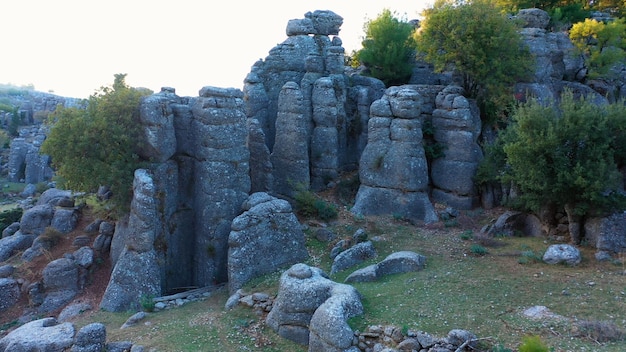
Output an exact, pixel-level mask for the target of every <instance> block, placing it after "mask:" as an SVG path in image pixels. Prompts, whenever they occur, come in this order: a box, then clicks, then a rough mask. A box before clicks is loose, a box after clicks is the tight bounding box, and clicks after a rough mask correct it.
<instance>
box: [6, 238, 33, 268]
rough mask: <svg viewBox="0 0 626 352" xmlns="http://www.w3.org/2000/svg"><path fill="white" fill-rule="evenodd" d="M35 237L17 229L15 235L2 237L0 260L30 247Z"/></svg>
mask: <svg viewBox="0 0 626 352" xmlns="http://www.w3.org/2000/svg"><path fill="white" fill-rule="evenodd" d="M35 237H36V236H35V235H24V234H22V232H21V231H17V232H16V233H15V234H14V235H13V236H9V237H4V238H2V239H0V262H3V261H5V260H7V259H9V258H10V257H11V256H12V255H15V254H16V253H17V252H18V251H22V250H25V249H27V248H28V247H30V246H31V245H32V244H33V241H34V240H35Z"/></svg>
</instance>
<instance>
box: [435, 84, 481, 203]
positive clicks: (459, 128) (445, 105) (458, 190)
mask: <svg viewBox="0 0 626 352" xmlns="http://www.w3.org/2000/svg"><path fill="white" fill-rule="evenodd" d="M462 93H463V90H462V89H461V88H460V87H456V86H448V87H446V88H445V89H444V90H442V91H441V92H440V93H439V94H437V98H436V101H435V106H436V109H435V110H434V111H433V113H432V125H433V127H434V130H435V133H434V139H435V141H436V142H437V143H440V144H441V145H443V146H444V148H445V149H444V156H443V157H440V158H436V159H435V160H433V162H432V170H431V174H430V175H431V179H432V183H433V187H434V189H433V192H432V197H433V200H435V201H436V202H439V203H442V204H446V205H448V206H451V207H453V208H457V209H472V208H473V207H475V206H477V205H478V192H477V190H476V189H475V187H474V175H475V174H476V169H477V168H478V163H479V162H480V161H481V160H482V158H483V152H482V150H481V148H480V146H479V145H478V137H479V136H480V132H481V120H480V114H479V111H478V107H477V106H476V103H475V102H474V101H471V100H468V99H467V98H465V97H464V96H463V95H462Z"/></svg>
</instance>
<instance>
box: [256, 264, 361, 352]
mask: <svg viewBox="0 0 626 352" xmlns="http://www.w3.org/2000/svg"><path fill="white" fill-rule="evenodd" d="M303 297H306V299H302V298H303ZM362 313H363V306H362V304H361V299H360V295H359V293H358V292H357V291H356V289H354V287H352V286H350V285H345V284H339V283H336V282H333V281H331V280H329V279H328V278H327V277H326V274H325V273H324V272H323V271H321V270H320V269H318V268H314V267H309V266H307V265H305V264H295V265H294V266H292V267H291V268H290V269H289V270H287V271H285V272H284V273H283V275H282V276H281V278H280V287H279V291H278V297H277V298H276V301H275V302H274V307H273V309H272V310H271V311H270V313H269V314H268V316H267V324H268V325H269V326H270V327H271V328H272V329H273V330H274V331H276V332H277V333H278V334H279V335H280V336H282V337H284V338H287V339H289V340H292V341H294V342H297V343H300V344H304V345H307V344H308V345H309V351H328V352H331V351H332V352H334V351H337V352H339V351H345V350H347V349H348V348H350V346H351V345H352V339H353V337H354V332H353V331H352V329H351V328H350V326H349V325H348V324H347V320H348V319H349V318H351V317H355V316H357V315H360V314H362Z"/></svg>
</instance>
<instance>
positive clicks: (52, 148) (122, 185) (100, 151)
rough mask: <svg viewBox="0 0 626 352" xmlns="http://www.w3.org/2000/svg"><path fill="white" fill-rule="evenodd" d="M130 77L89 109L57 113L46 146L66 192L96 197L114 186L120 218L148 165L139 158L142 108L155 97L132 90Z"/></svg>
mask: <svg viewBox="0 0 626 352" xmlns="http://www.w3.org/2000/svg"><path fill="white" fill-rule="evenodd" d="M125 77H126V75H124V74H117V75H115V81H114V83H113V85H112V87H103V88H101V89H100V91H99V92H97V93H95V94H94V95H92V96H91V97H90V98H89V101H88V105H87V108H86V109H78V108H58V109H57V110H56V111H55V112H54V114H53V115H52V116H51V118H50V120H49V122H50V124H51V125H52V126H51V129H50V133H49V134H48V138H46V140H45V141H44V143H43V144H42V146H41V151H42V153H45V154H48V155H50V156H51V157H52V163H53V165H54V166H55V167H56V169H57V170H56V172H57V175H59V176H60V177H61V179H63V180H64V181H65V182H66V184H64V185H63V186H64V187H65V188H67V189H72V190H75V191H82V192H95V191H96V190H97V189H98V187H100V186H110V187H111V190H112V192H113V196H112V197H111V200H110V201H111V203H112V204H113V205H114V206H115V208H116V209H118V210H119V212H120V213H122V212H125V211H127V210H128V208H129V204H130V200H131V197H132V182H133V177H134V171H135V170H136V169H138V168H140V167H141V166H142V165H143V162H144V160H141V159H140V158H139V156H138V152H139V150H141V148H142V141H143V138H142V137H141V136H142V134H141V130H140V124H139V123H138V119H139V103H140V100H141V98H142V97H143V96H145V95H147V94H149V93H150V92H146V91H145V90H143V89H135V88H131V87H129V86H127V85H126V82H125Z"/></svg>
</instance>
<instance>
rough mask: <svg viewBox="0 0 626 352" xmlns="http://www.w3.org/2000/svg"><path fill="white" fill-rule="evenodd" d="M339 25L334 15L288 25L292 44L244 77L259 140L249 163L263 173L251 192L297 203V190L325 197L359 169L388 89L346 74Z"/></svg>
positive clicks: (253, 131)
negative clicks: (374, 110)
mask: <svg viewBox="0 0 626 352" xmlns="http://www.w3.org/2000/svg"><path fill="white" fill-rule="evenodd" d="M342 21H343V20H342V18H341V17H340V16H338V15H337V14H335V13H333V12H332V11H315V12H312V13H311V12H309V13H307V14H305V18H304V19H297V20H291V21H290V22H289V24H288V25H287V35H288V38H287V40H285V41H284V42H283V43H281V44H279V45H278V46H276V47H275V48H273V49H272V50H271V51H270V53H269V56H267V58H266V59H265V60H261V61H258V62H257V63H255V64H254V66H253V67H252V71H251V72H250V74H249V75H248V76H247V77H246V80H245V86H244V100H245V102H246V115H247V116H248V119H249V120H252V122H250V123H249V126H250V138H251V139H250V140H251V141H255V142H254V143H249V146H250V148H251V149H250V155H251V161H250V162H251V164H252V165H260V166H262V167H259V168H252V169H251V175H250V177H251V179H252V184H253V190H254V191H269V192H272V193H274V194H277V195H281V196H286V197H292V196H293V194H294V192H295V191H296V188H298V187H302V188H305V189H307V188H312V189H314V190H321V189H324V188H326V186H327V185H328V183H329V182H331V181H333V180H336V179H337V177H338V176H339V174H340V173H341V172H344V171H347V170H355V169H356V168H357V167H358V166H357V165H358V160H359V157H360V153H361V152H362V150H363V148H364V147H365V143H364V141H365V140H366V139H367V137H366V133H367V131H366V129H364V128H362V127H361V126H362V125H364V124H365V125H366V124H367V119H368V117H369V116H368V114H367V111H369V105H370V104H371V102H372V101H374V100H375V99H378V98H379V97H380V96H381V95H382V92H383V90H384V85H383V84H382V82H381V81H379V80H377V79H373V78H364V77H358V76H354V79H353V80H352V79H351V78H352V77H348V76H347V75H346V74H345V73H344V70H345V68H344V64H343V60H344V49H343V47H342V46H341V45H342V44H341V40H340V39H339V38H338V37H336V35H337V34H338V33H339V27H340V26H341V24H342ZM329 36H334V37H333V38H332V39H331V38H330V37H329ZM260 136H263V137H264V141H265V147H261V145H260V143H259V141H260ZM253 148H254V149H253ZM268 153H271V158H269V157H268Z"/></svg>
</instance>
